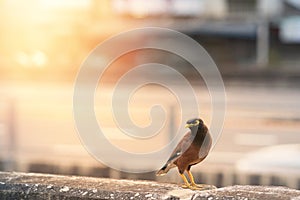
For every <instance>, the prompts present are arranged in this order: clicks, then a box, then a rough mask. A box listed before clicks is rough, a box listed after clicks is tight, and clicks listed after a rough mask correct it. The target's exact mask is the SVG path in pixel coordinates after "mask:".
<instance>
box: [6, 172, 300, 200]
mask: <svg viewBox="0 0 300 200" xmlns="http://www.w3.org/2000/svg"><path fill="white" fill-rule="evenodd" d="M0 199H63V200H65V199H78V200H80V199H169V200H171V199H172V200H176V199H193V200H214V199H219V200H221V199H222V200H233V199H235V200H237V199H239V200H242V199H243V200H252V199H253V200H254V199H256V200H271V199H272V200H285V199H286V200H300V191H299V190H293V189H289V188H285V187H261V186H231V187H225V188H219V189H216V190H210V191H201V192H200V191H191V190H188V189H182V188H181V187H179V186H178V185H176V184H168V183H157V182H151V181H132V180H115V179H103V178H90V177H75V176H57V175H46V174H27V173H15V172H13V173H8V172H0Z"/></svg>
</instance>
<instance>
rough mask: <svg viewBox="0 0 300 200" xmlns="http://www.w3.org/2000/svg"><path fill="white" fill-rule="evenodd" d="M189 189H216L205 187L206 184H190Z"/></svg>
mask: <svg viewBox="0 0 300 200" xmlns="http://www.w3.org/2000/svg"><path fill="white" fill-rule="evenodd" d="M191 187H193V188H195V190H212V189H217V187H216V186H214V185H206V184H191Z"/></svg>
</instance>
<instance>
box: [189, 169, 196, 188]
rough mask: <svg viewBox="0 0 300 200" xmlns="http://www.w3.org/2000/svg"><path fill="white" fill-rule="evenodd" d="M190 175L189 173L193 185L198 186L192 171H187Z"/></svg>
mask: <svg viewBox="0 0 300 200" xmlns="http://www.w3.org/2000/svg"><path fill="white" fill-rule="evenodd" d="M187 173H188V175H189V179H190V181H191V185H192V186H197V185H196V183H195V180H194V177H193V174H192V173H191V171H187Z"/></svg>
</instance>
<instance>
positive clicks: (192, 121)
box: [185, 118, 203, 129]
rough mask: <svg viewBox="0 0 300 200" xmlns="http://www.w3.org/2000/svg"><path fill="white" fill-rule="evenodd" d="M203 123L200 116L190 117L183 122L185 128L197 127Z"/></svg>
mask: <svg viewBox="0 0 300 200" xmlns="http://www.w3.org/2000/svg"><path fill="white" fill-rule="evenodd" d="M201 125H203V121H202V119H200V118H194V119H190V120H188V121H187V122H186V124H185V128H190V129H193V128H198V127H199V126H201Z"/></svg>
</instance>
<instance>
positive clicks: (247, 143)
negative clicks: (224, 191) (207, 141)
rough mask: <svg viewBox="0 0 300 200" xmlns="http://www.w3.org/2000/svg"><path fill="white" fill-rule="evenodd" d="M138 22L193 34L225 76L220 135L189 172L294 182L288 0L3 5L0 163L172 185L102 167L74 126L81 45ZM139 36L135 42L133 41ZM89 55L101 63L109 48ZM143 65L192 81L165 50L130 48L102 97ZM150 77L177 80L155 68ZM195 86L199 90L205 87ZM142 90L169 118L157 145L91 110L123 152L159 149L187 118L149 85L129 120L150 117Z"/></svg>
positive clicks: (297, 144) (299, 145)
mask: <svg viewBox="0 0 300 200" xmlns="http://www.w3.org/2000/svg"><path fill="white" fill-rule="evenodd" d="M147 26H157V27H165V28H170V29H174V30H177V31H180V32H182V33H185V34H187V35H188V36H190V37H192V38H193V39H194V40H196V41H197V42H199V44H201V45H202V46H203V47H204V48H205V49H206V50H207V51H208V53H209V54H210V55H211V57H212V58H213V59H214V61H215V62H216V64H217V66H218V68H219V70H220V72H221V74H222V77H223V79H224V83H225V87H226V94H227V114H226V119H225V123H224V130H223V134H222V136H221V138H220V139H219V141H218V143H217V145H216V146H215V147H214V149H213V151H212V152H211V154H210V155H209V157H208V158H207V160H205V162H203V163H201V164H199V165H198V166H197V167H194V168H193V172H194V174H195V178H196V181H197V182H201V183H209V184H215V185H217V186H218V187H220V186H226V185H232V184H252V185H286V186H289V187H292V188H298V189H300V135H299V134H300V132H299V130H300V90H299V86H300V53H299V52H300V2H299V1H297V0H214V1H210V0H185V1H182V0H152V1H140V0H101V1H100V0H99V1H98V0H76V1H73V0H64V1H60V0H28V1H26V2H25V1H24V2H20V1H17V0H0V32H1V34H0V170H2V171H13V170H14V171H24V172H42V173H57V174H73V175H87V176H97V177H112V178H129V179H149V180H158V181H171V182H179V181H180V177H179V176H178V175H177V171H176V170H173V171H172V172H171V173H169V174H168V175H167V176H165V177H163V178H157V177H155V173H154V172H149V173H145V174H131V173H125V172H120V171H116V170H113V169H110V168H108V167H106V166H104V165H103V164H101V163H99V162H98V161H96V160H95V159H94V158H93V157H92V156H91V155H89V154H88V153H87V151H86V150H85V149H84V147H83V146H82V145H81V142H80V139H79V137H78V135H77V132H76V129H75V125H74V121H73V113H72V95H73V86H74V81H75V79H76V74H77V72H78V70H79V68H80V65H81V63H82V62H83V61H84V59H85V58H86V57H87V56H88V54H89V52H90V51H92V49H93V48H95V46H96V45H98V44H99V43H101V42H102V41H104V40H105V39H107V38H108V37H110V36H112V35H114V34H117V33H119V32H121V31H126V30H129V29H132V28H141V27H147ZM145 41H147V39H140V38H137V41H136V42H140V43H143V42H145ZM147 42H149V41H147ZM150 42H151V41H150ZM120 45H126V43H125V44H120ZM108 53H109V52H108ZM93 59H94V63H95V67H99V66H101V63H103V62H104V61H105V59H106V55H99V57H95V58H93ZM148 61H152V62H153V61H155V62H159V63H164V64H167V65H170V66H172V67H174V68H175V69H177V70H178V71H180V72H181V73H182V74H184V76H185V77H187V78H189V79H190V80H196V79H197V77H195V74H194V73H193V71H191V70H190V68H189V66H188V64H187V63H186V62H185V61H182V60H180V58H178V57H176V56H174V55H171V54H169V53H167V52H151V50H148V52H145V51H144V52H134V53H131V54H129V55H127V56H125V57H122V58H120V59H119V60H118V62H116V63H115V65H116V66H119V67H112V68H110V70H109V71H108V72H107V73H108V75H107V76H105V77H104V79H103V80H101V81H102V82H103V83H105V84H106V85H107V88H108V89H107V91H106V90H104V92H103V93H102V94H103V95H104V96H105V95H107V96H109V95H111V94H110V92H109V88H110V87H111V85H113V84H114V83H115V82H116V81H117V80H118V77H120V75H122V74H123V73H124V72H126V70H128V69H130V68H131V67H132V66H136V65H138V64H139V63H145V62H146V63H147V62H148ZM120 66H122V67H120ZM95 70H96V69H95ZM90 73H94V71H93V69H92V68H91V71H90ZM158 76H166V78H168V79H170V81H174V82H176V80H172V77H171V76H170V75H168V74H164V73H163V72H162V74H158ZM87 80H88V75H87ZM196 85H197V86H196V87H199V89H200V90H201V91H202V90H203V91H206V87H205V84H204V83H203V82H202V83H197V84H196ZM124 87H126V85H125V86H124ZM178 87H180V86H178ZM149 90H150V91H151V92H153V93H156V94H157V98H156V99H154V100H155V101H163V104H166V106H169V107H170V110H169V112H168V117H169V119H172V120H170V121H168V124H167V125H166V126H167V127H166V129H165V130H164V129H163V130H162V131H163V132H162V134H160V136H159V137H158V138H156V139H157V141H163V142H158V143H156V144H155V145H157V146H155V145H154V146H153V144H152V145H151V144H148V146H145V145H139V144H138V143H136V142H133V141H131V140H128V139H126V138H124V137H122V136H120V134H118V132H116V130H115V129H116V127H114V126H113V123H112V122H113V121H112V120H108V119H107V118H106V116H109V115H111V113H110V112H111V111H110V110H109V109H108V110H106V112H100V113H99V112H98V115H99V116H98V119H99V120H101V119H102V118H103V119H107V121H104V127H105V128H107V130H108V131H111V132H114V134H112V136H111V139H112V141H113V143H114V144H116V145H120V146H121V147H122V148H125V149H126V148H128V149H127V150H128V151H131V150H133V151H136V152H147V151H152V150H154V149H155V148H156V147H157V148H159V147H161V146H163V145H164V144H165V143H167V142H168V141H169V139H170V138H171V137H172V134H173V133H172V131H173V130H176V128H178V126H180V125H177V124H178V123H184V121H183V122H182V121H180V120H179V117H178V114H176V109H175V110H174V109H173V108H172V106H173V104H174V102H176V99H175V100H174V98H173V99H172V97H170V98H169V96H168V97H167V98H168V100H166V96H165V95H166V94H165V91H163V89H161V88H159V87H157V86H152V87H151V88H148V89H147V90H146V89H145V90H144V91H141V92H142V93H140V96H137V97H136V99H134V100H133V102H135V101H136V102H138V103H136V104H137V106H135V107H134V109H136V113H139V114H138V115H133V116H135V117H133V119H135V120H137V124H140V125H145V124H147V123H148V122H149V119H148V118H147V115H143V113H144V111H145V109H146V108H147V109H148V108H149V101H154V100H153V99H152V98H150V100H149V98H148V96H149ZM203 93H204V95H203V96H202V97H201V99H200V101H201V103H202V104H203V107H204V109H203V110H202V112H203V118H204V119H205V121H207V122H208V124H209V121H210V117H209V116H210V111H211V110H210V109H209V105H210V98H209V95H207V91H206V92H203ZM147 94H148V96H147ZM168 95H170V94H168ZM96 96H97V95H96ZM163 97H164V98H163ZM187 97H188V96H187ZM96 98H97V97H96ZM98 100H99V101H96V103H95V104H96V105H95V107H96V109H95V110H96V111H97V109H100V110H101V109H104V110H105V108H106V107H105V105H106V104H101V101H100V100H101V97H99V99H98ZM206 105H207V106H206ZM191 109H193V108H191ZM174 113H175V114H174ZM138 120H140V121H138ZM184 120H185V119H184ZM143 123H145V124H143Z"/></svg>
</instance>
